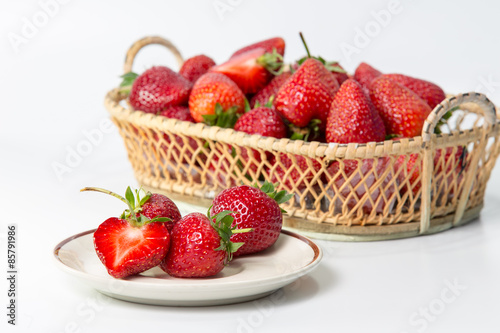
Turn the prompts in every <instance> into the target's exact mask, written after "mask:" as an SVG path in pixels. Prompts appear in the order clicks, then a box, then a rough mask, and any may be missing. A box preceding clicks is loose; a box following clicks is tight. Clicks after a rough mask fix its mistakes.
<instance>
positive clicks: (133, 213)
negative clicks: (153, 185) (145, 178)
mask: <svg viewBox="0 0 500 333" xmlns="http://www.w3.org/2000/svg"><path fill="white" fill-rule="evenodd" d="M82 191H98V192H103V193H107V194H110V195H113V196H114V197H117V198H119V199H120V200H122V201H123V202H125V203H126V204H127V205H128V207H129V208H128V209H127V210H125V211H124V212H123V214H122V216H121V217H120V218H116V217H112V218H109V219H107V220H106V221H104V222H103V223H101V224H100V225H99V227H98V228H97V230H96V231H95V232H94V247H95V250H96V253H97V256H98V257H99V259H100V260H101V262H102V263H103V264H104V266H106V269H107V270H108V273H109V274H110V275H111V276H113V277H115V278H124V277H127V276H130V275H134V274H138V273H141V272H144V271H146V270H148V269H150V268H153V267H155V266H157V265H158V264H159V263H160V262H161V261H162V260H163V258H164V257H165V255H166V254H167V252H168V249H169V246H170V234H169V231H168V228H167V225H165V224H164V223H174V221H173V220H170V219H169V218H168V217H162V216H160V215H157V214H163V215H169V216H173V217H174V218H177V219H178V218H179V217H180V214H179V211H178V210H177V207H176V206H175V204H173V203H171V202H168V203H167V202H166V201H165V200H164V198H161V196H160V195H151V194H150V193H148V194H146V195H145V196H141V195H140V191H136V196H134V194H133V192H132V190H131V189H130V187H128V188H127V192H126V194H125V197H126V198H123V197H121V196H119V195H118V194H116V193H113V192H110V191H107V190H103V189H99V188H94V187H86V188H84V189H82ZM167 199H168V198H167ZM146 215H149V216H146ZM153 215H155V217H154V218H150V217H151V216H153Z"/></svg>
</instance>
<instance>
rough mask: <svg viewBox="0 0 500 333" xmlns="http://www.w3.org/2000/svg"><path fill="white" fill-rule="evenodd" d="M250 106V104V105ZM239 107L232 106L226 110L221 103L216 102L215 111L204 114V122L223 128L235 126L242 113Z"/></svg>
mask: <svg viewBox="0 0 500 333" xmlns="http://www.w3.org/2000/svg"><path fill="white" fill-rule="evenodd" d="M249 107H250V106H249ZM237 111H238V107H236V106H232V107H230V108H229V109H227V110H226V111H224V109H223V108H222V105H220V104H219V103H217V104H215V113H214V114H206V115H203V122H204V123H205V124H207V125H210V126H219V127H222V128H233V127H234V124H236V121H237V120H238V118H239V116H240V114H239V113H238V112H237Z"/></svg>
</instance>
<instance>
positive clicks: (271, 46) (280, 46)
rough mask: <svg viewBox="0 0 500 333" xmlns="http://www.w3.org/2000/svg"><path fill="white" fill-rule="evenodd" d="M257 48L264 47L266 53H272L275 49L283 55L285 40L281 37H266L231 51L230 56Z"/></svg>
mask: <svg viewBox="0 0 500 333" xmlns="http://www.w3.org/2000/svg"><path fill="white" fill-rule="evenodd" d="M259 48H262V49H264V50H265V51H266V52H267V53H273V51H274V50H275V49H276V52H277V53H278V54H281V55H282V56H283V55H284V54H285V41H284V40H283V38H281V37H275V38H270V39H266V40H263V41H260V42H257V43H254V44H251V45H248V46H245V47H243V48H241V49H239V50H238V51H236V52H234V53H233V55H232V56H231V58H234V57H236V56H238V55H240V54H243V53H245V52H248V51H251V50H255V49H259Z"/></svg>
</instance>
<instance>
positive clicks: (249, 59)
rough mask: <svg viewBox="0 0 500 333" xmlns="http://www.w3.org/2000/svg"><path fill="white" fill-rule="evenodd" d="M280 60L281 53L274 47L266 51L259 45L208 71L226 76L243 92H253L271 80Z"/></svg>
mask: <svg viewBox="0 0 500 333" xmlns="http://www.w3.org/2000/svg"><path fill="white" fill-rule="evenodd" d="M282 62H283V54H279V53H277V51H276V49H275V51H274V52H273V53H268V52H267V51H266V49H264V48H262V47H259V48H253V49H251V50H248V51H246V52H243V53H239V54H237V55H236V56H232V57H231V58H230V59H229V60H228V61H226V62H225V63H223V64H220V65H218V66H215V67H212V69H211V70H210V71H211V72H217V73H222V74H224V75H226V76H228V77H229V78H230V79H231V80H233V81H234V82H235V83H236V84H237V85H238V87H240V88H241V90H242V91H243V93H244V94H254V93H256V92H257V91H259V90H261V89H262V88H264V87H265V86H266V85H267V84H268V83H269V81H271V79H272V78H273V74H276V73H277V71H278V70H279V69H280V68H281V66H282Z"/></svg>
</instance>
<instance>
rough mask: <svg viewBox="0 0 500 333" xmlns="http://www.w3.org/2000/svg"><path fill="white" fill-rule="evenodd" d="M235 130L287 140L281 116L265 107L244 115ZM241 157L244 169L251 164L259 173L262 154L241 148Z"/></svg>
mask: <svg viewBox="0 0 500 333" xmlns="http://www.w3.org/2000/svg"><path fill="white" fill-rule="evenodd" d="M234 129H235V130H236V131H242V132H245V133H248V134H260V135H262V136H269V137H273V138H278V139H282V138H285V137H286V134H287V130H286V126H285V123H284V122H283V118H281V115H280V114H279V113H278V112H276V111H274V110H273V109H271V108H268V107H265V106H261V107H258V108H255V109H253V110H250V111H249V112H247V113H245V114H243V115H242V116H241V117H240V118H239V119H238V120H237V121H236V124H235V125H234ZM249 153H251V154H253V158H254V160H255V161H252V159H251V158H250V156H249ZM240 155H241V158H242V160H243V161H241V163H242V164H243V167H244V164H247V163H250V169H251V170H252V171H253V172H254V173H255V172H257V169H258V164H259V163H260V162H261V161H262V158H261V155H260V153H259V152H258V151H257V150H255V149H251V150H248V149H247V148H241V153H240Z"/></svg>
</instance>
